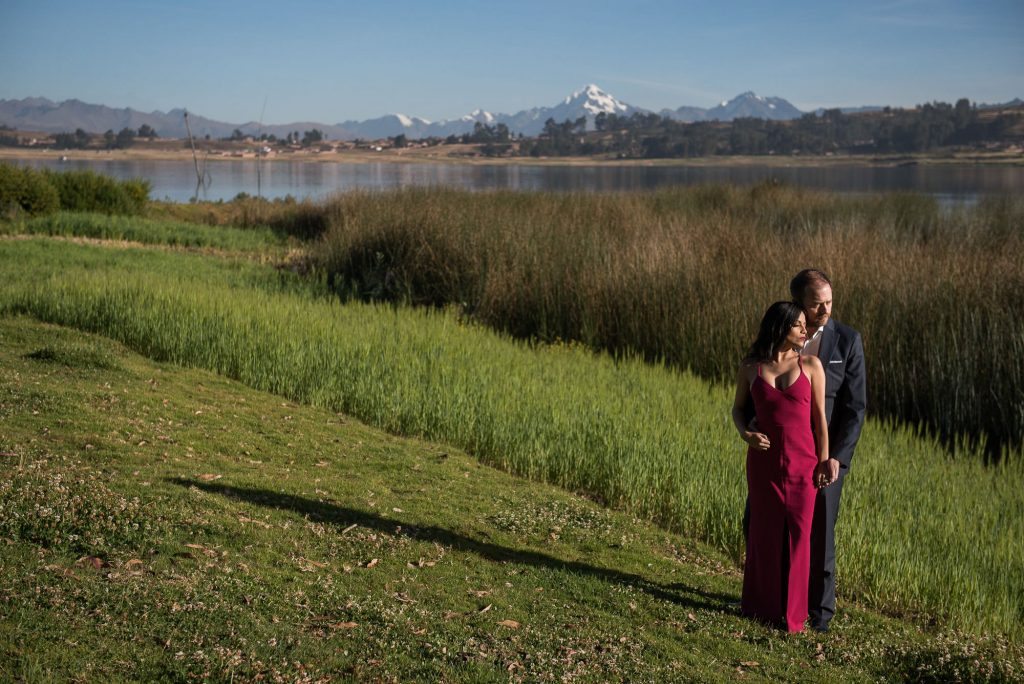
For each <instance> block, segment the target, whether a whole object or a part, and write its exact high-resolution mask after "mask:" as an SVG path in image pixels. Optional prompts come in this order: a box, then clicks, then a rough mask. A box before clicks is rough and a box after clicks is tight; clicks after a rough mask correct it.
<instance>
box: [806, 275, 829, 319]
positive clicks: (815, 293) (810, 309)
mask: <svg viewBox="0 0 1024 684" xmlns="http://www.w3.org/2000/svg"><path fill="white" fill-rule="evenodd" d="M803 306H804V314H805V315H806V316H807V328H808V329H809V330H817V329H818V328H822V327H824V326H825V324H826V323H828V318H829V316H831V315H832V288H831V286H829V285H827V284H825V283H822V284H820V285H818V286H817V287H814V286H811V287H809V288H807V290H806V291H805V292H804V301H803Z"/></svg>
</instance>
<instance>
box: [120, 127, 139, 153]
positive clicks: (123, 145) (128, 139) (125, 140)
mask: <svg viewBox="0 0 1024 684" xmlns="http://www.w3.org/2000/svg"><path fill="white" fill-rule="evenodd" d="M115 144H116V145H117V147H118V148H120V149H122V150H124V149H127V148H129V147H131V146H132V145H134V144H135V131H133V130H132V129H130V128H128V127H127V126H125V127H124V128H122V129H121V132H120V133H118V134H117V138H115Z"/></svg>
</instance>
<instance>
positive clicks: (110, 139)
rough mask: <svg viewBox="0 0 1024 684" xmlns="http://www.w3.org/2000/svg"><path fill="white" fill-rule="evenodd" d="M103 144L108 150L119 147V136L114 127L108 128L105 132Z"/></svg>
mask: <svg viewBox="0 0 1024 684" xmlns="http://www.w3.org/2000/svg"><path fill="white" fill-rule="evenodd" d="M103 146H104V147H106V148H107V149H108V150H112V149H114V148H115V147H117V136H116V135H114V131H113V129H110V128H108V129H107V132H106V133H104V134H103Z"/></svg>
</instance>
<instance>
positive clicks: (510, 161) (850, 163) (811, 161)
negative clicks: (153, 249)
mask: <svg viewBox="0 0 1024 684" xmlns="http://www.w3.org/2000/svg"><path fill="white" fill-rule="evenodd" d="M459 147H462V146H459ZM191 159H192V152H191V151H190V150H187V149H153V148H144V147H143V148H135V149H127V150H50V149H47V150H26V149H12V148H7V149H3V148H0V160H13V161H18V160H26V161H27V160H66V161H89V162H106V161H110V162H125V161H170V162H182V161H191ZM200 159H201V160H202V161H208V162H229V163H230V162H235V163H238V162H242V163H246V162H248V163H252V162H254V161H256V157H255V156H254V155H252V154H249V155H239V154H230V153H223V152H216V153H214V152H211V153H210V154H206V153H205V152H202V151H201V152H200ZM262 161H263V162H266V163H280V162H287V163H296V162H299V163H311V164H446V165H469V166H607V167H618V166H625V167H726V166H731V167H744V166H770V167H776V168H806V167H823V168H824V167H843V166H847V167H864V168H894V167H901V166H1011V167H1017V166H1024V154H1022V153H1019V152H1017V153H1013V152H959V153H950V154H948V155H944V156H936V155H926V154H922V155H898V154H893V155H871V156H868V155H864V156H860V155H831V156H820V155H786V156H775V155H772V156H727V157H694V158H685V159H611V158H602V157H498V158H494V157H477V156H473V155H471V154H468V153H466V154H457V153H456V154H452V153H444V154H442V153H441V152H439V151H438V148H436V147H434V148H406V149H399V150H390V149H386V150H381V151H380V152H376V151H373V150H340V151H336V152H311V151H300V152H288V153H283V154H279V153H274V154H271V155H269V156H266V157H263V158H262Z"/></svg>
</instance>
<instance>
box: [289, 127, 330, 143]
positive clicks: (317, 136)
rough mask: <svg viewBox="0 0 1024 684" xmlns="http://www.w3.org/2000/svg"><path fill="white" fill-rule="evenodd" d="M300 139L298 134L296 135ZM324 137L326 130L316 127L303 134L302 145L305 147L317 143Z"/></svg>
mask: <svg viewBox="0 0 1024 684" xmlns="http://www.w3.org/2000/svg"><path fill="white" fill-rule="evenodd" d="M295 137H296V139H298V135H296V136H295ZM323 139H324V132H323V131H321V130H318V129H316V128H314V129H313V130H311V131H306V132H305V133H303V134H302V145H303V147H309V146H310V145H315V144H317V143H318V142H320V141H321V140H323Z"/></svg>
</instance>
